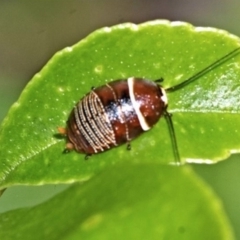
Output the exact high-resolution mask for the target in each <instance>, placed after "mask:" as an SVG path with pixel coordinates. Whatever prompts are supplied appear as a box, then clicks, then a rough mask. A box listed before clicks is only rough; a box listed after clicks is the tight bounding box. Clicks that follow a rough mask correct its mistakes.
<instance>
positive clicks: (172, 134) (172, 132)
mask: <svg viewBox="0 0 240 240" xmlns="http://www.w3.org/2000/svg"><path fill="white" fill-rule="evenodd" d="M164 117H165V119H166V121H167V125H168V130H169V134H170V137H171V141H172V148H173V155H174V159H175V162H176V163H177V164H178V165H180V164H181V160H180V155H179V151H178V146H177V139H176V134H175V130H174V126H173V122H172V114H171V113H169V112H168V111H167V110H165V112H164Z"/></svg>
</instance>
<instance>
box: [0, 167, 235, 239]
mask: <svg viewBox="0 0 240 240" xmlns="http://www.w3.org/2000/svg"><path fill="white" fill-rule="evenodd" d="M176 180H177V181H176ZM33 236H34V240H37V239H51V240H54V239H63V240H64V239H66V240H67V239H172V240H173V239H177V240H181V239H195V240H198V239H199V240H202V239H206V240H212V239H218V240H231V239H234V238H233V233H232V230H231V227H230V225H229V222H228V220H227V218H226V216H225V214H224V211H223V209H222V206H221V203H220V202H219V201H218V199H217V198H216V197H215V196H214V194H213V193H212V191H211V190H209V189H208V187H207V186H206V185H205V184H204V183H203V182H202V181H201V180H199V179H198V178H197V177H196V176H195V174H194V172H192V171H191V169H190V168H189V167H174V166H162V165H160V164H136V165H133V164H124V165H123V164H122V165H120V164H118V166H115V167H111V168H107V171H104V172H103V173H101V174H99V175H98V176H96V177H94V178H92V179H91V180H90V181H88V182H86V183H85V184H84V185H80V184H75V185H74V186H72V187H70V188H69V189H67V190H66V191H64V192H62V193H61V194H59V195H57V196H55V197H54V198H52V199H51V200H49V201H47V202H45V203H43V204H41V205H39V206H36V207H32V208H26V209H19V210H15V211H10V212H7V213H4V214H2V215H0V239H4V240H8V239H9V240H10V239H16V240H17V239H25V240H28V239H33Z"/></svg>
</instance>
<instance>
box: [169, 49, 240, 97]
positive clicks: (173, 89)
mask: <svg viewBox="0 0 240 240" xmlns="http://www.w3.org/2000/svg"><path fill="white" fill-rule="evenodd" d="M239 53H240V47H238V48H236V49H234V50H233V51H231V52H230V53H228V54H226V55H225V56H223V57H221V58H220V59H218V60H216V61H215V62H213V63H212V64H210V65H209V66H207V67H206V68H204V69H203V70H201V71H200V72H198V73H196V74H195V75H193V76H192V77H190V78H189V79H187V80H185V81H183V82H181V83H179V84H176V85H174V86H172V87H169V88H167V89H165V91H166V92H174V91H176V90H178V89H181V88H182V87H185V86H186V85H188V84H189V83H191V82H193V81H195V80H197V79H198V78H199V77H201V76H203V75H204V74H206V73H207V72H209V71H211V70H212V69H214V68H217V67H218V66H220V65H221V64H222V63H224V62H226V61H228V60H229V59H230V58H232V57H234V56H235V55H238V54H239Z"/></svg>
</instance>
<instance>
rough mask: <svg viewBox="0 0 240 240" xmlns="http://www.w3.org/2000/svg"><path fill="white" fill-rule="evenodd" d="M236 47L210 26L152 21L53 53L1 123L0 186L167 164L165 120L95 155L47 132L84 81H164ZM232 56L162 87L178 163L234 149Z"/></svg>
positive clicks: (235, 72) (237, 144) (239, 70)
mask: <svg viewBox="0 0 240 240" xmlns="http://www.w3.org/2000/svg"><path fill="white" fill-rule="evenodd" d="M238 45H239V39H238V38H237V37H235V36H233V35H230V34H228V33H227V32H225V31H221V30H217V29H213V28H194V27H192V26H191V25H189V24H187V23H182V22H173V23H171V22H168V21H153V22H148V23H144V24H140V25H134V24H121V25H117V26H115V27H111V28H103V29H100V30H97V31H96V32H94V33H92V34H91V35H89V36H88V37H87V38H85V39H84V40H82V41H80V42H79V43H77V44H76V45H74V46H73V47H67V48H66V49H64V50H62V51H60V52H58V53H57V54H56V55H55V56H54V57H53V58H52V59H51V60H50V61H49V62H48V63H47V64H46V66H45V67H44V68H43V69H42V70H41V72H40V73H38V74H36V75H35V76H34V77H33V79H32V80H31V81H30V82H29V84H28V86H27V87H26V88H25V90H24V91H23V93H22V95H21V96H20V98H19V100H18V101H17V102H16V103H15V104H14V105H13V106H12V108H11V109H10V111H9V113H8V115H7V117H6V118H5V120H4V121H3V123H2V125H1V130H0V185H1V186H2V187H4V186H10V185H14V184H15V185H16V184H41V183H55V182H72V181H76V180H85V179H88V178H90V177H91V176H92V175H94V174H95V173H97V172H99V171H100V170H101V169H103V168H105V167H106V166H108V165H112V164H114V163H115V162H118V161H125V162H127V161H131V162H146V163H147V162H162V163H169V162H172V161H173V153H172V146H171V140H170V137H169V133H168V129H167V125H166V122H165V121H164V119H163V120H160V121H159V123H158V124H156V126H155V127H154V128H153V129H152V130H151V131H149V132H147V133H145V134H143V135H142V136H141V137H139V138H138V139H136V140H134V141H133V142H132V150H131V151H127V150H126V146H122V147H118V148H115V149H112V150H111V151H108V152H105V153H102V154H98V155H94V156H93V157H92V158H91V159H90V160H89V161H84V156H83V155H80V154H78V153H76V152H72V153H71V154H62V151H63V149H64V145H65V141H64V140H63V139H58V138H56V136H55V134H57V127H59V126H63V127H64V126H65V122H66V120H67V119H68V115H69V113H70V111H71V109H72V108H73V106H74V105H75V104H76V102H77V101H78V100H79V99H80V98H82V97H83V96H84V94H86V93H87V92H89V91H90V89H91V87H92V86H99V85H103V84H105V83H106V82H108V81H111V80H114V79H119V78H127V77H130V76H138V77H143V78H147V79H152V80H154V79H159V78H160V77H163V78H164V79H165V80H164V83H163V85H164V87H166V88H167V87H169V86H173V85H175V84H176V83H179V82H182V81H183V80H184V79H187V78H189V77H190V76H192V75H194V74H195V73H197V72H199V71H200V70H202V69H203V68H205V67H206V66H208V65H209V64H211V63H212V62H214V61H216V60H217V59H219V58H221V57H222V56H223V55H225V54H227V53H228V52H230V51H232V50H233V49H235V48H236V47H237V46H238ZM239 63H240V56H239V55H238V56H235V57H234V58H232V59H231V60H229V61H227V62H225V63H224V64H222V65H221V66H220V67H218V68H216V69H214V70H212V71H211V72H209V73H208V74H206V75H204V76H203V77H201V78H200V79H199V80H198V81H195V82H193V83H191V84H189V85H188V86H186V87H184V88H183V89H181V90H179V91H176V92H172V93H169V94H168V99H169V111H170V112H172V113H173V122H174V126H175V130H176V137H177V142H178V145H179V151H180V155H181V159H182V161H183V162H184V161H201V162H209V161H211V162H214V161H218V160H221V159H224V158H226V157H228V156H229V154H230V152H232V151H234V152H237V151H239V149H240V141H239V139H240V131H238V126H239V120H240V116H239V105H238V104H236V103H238V102H239V101H240V99H239V98H240V92H239V91H240V88H239V83H238V82H239V78H240V67H239Z"/></svg>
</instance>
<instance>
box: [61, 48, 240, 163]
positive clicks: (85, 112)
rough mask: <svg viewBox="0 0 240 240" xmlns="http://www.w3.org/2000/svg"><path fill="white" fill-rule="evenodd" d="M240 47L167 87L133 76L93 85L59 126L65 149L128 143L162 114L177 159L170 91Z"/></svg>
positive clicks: (91, 149) (88, 151)
mask: <svg viewBox="0 0 240 240" xmlns="http://www.w3.org/2000/svg"><path fill="white" fill-rule="evenodd" d="M239 52H240V47H238V48H236V49H235V50H233V51H231V52H230V53H228V54H227V55H225V56H223V57H221V58H220V59H218V60H217V61H215V62H213V63H212V64H210V65H209V66H207V67H206V68H204V69H203V70H201V71H199V72H198V73H197V74H195V75H194V76H192V77H190V78H189V79H187V80H185V81H183V82H181V83H179V84H177V85H175V86H172V87H169V88H166V89H164V88H163V87H162V86H161V85H159V82H162V79H158V80H156V81H149V80H146V79H143V78H136V77H131V78H128V79H121V80H115V81H111V82H109V83H107V84H105V85H103V86H100V87H97V88H93V89H92V90H91V91H90V92H89V93H88V94H87V95H86V96H84V97H83V98H81V99H80V101H79V102H78V103H77V104H76V106H75V107H74V108H73V110H72V112H71V113H70V116H69V118H68V121H67V127H66V128H58V131H59V133H60V134H63V135H65V136H66V138H67V143H66V148H65V150H64V152H68V151H70V150H76V151H77V152H80V153H84V154H85V155H86V157H85V158H86V159H87V157H88V156H90V155H92V154H96V153H100V152H104V151H106V150H109V149H111V148H113V147H117V146H119V145H121V144H124V143H127V148H128V149H130V141H131V140H133V139H134V138H136V137H138V136H139V135H141V134H142V133H143V132H145V131H147V130H149V129H150V128H152V127H153V125H154V124H156V123H157V122H158V121H159V119H160V118H161V116H164V117H165V119H166V120H167V124H168V129H169V133H170V137H171V141H172V148H173V153H174V158H175V161H176V162H177V163H180V155H179V151H178V146H177V140H176V136H175V132H174V126H173V123H172V119H171V114H170V113H169V112H168V111H167V107H168V101H167V94H166V93H167V92H173V91H176V90H179V89H180V88H182V87H184V86H186V85H188V84H189V83H191V82H193V81H195V80H197V79H198V78H199V77H201V76H202V75H204V74H206V73H207V72H209V71H211V70H212V69H214V68H216V67H218V66H219V65H220V64H222V63H224V62H226V61H227V60H229V59H230V58H232V57H234V56H235V55H237V54H239Z"/></svg>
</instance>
